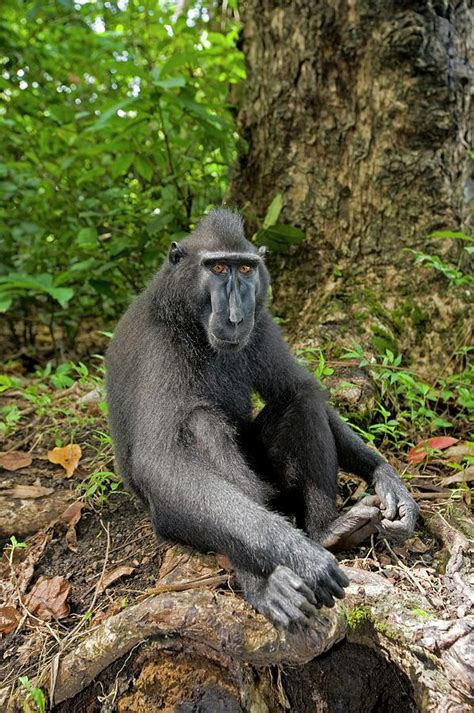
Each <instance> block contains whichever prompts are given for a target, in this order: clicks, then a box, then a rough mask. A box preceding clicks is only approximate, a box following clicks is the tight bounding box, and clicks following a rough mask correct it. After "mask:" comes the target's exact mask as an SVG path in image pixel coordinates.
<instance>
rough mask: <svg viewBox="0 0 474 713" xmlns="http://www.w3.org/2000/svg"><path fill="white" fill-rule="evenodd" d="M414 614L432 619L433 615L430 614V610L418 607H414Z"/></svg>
mask: <svg viewBox="0 0 474 713" xmlns="http://www.w3.org/2000/svg"><path fill="white" fill-rule="evenodd" d="M412 612H413V614H416V616H421V617H423V618H424V619H432V618H433V615H432V614H430V613H429V612H428V611H425V610H424V609H420V608H418V607H416V608H415V609H412Z"/></svg>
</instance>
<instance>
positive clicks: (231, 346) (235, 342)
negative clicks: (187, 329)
mask: <svg viewBox="0 0 474 713" xmlns="http://www.w3.org/2000/svg"><path fill="white" fill-rule="evenodd" d="M246 341H247V340H246V339H244V340H242V339H232V340H229V339H221V337H217V336H216V335H215V334H214V333H213V332H211V331H210V330H209V342H210V343H211V347H213V348H214V349H216V350H217V351H219V352H238V351H239V349H242V347H243V346H244V345H245V342H246Z"/></svg>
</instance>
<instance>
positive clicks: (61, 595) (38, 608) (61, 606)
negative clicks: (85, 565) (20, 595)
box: [25, 577, 71, 621]
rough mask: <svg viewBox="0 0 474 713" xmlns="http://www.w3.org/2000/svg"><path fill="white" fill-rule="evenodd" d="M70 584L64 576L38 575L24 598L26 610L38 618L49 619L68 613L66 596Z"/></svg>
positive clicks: (65, 615) (62, 616)
mask: <svg viewBox="0 0 474 713" xmlns="http://www.w3.org/2000/svg"><path fill="white" fill-rule="evenodd" d="M70 592H71V585H70V584H69V582H68V581H66V580H65V579H64V577H39V578H38V580H37V582H36V583H35V584H34V585H33V589H32V590H31V592H29V594H28V595H27V597H26V598H25V605H26V607H27V609H28V611H29V612H30V613H31V614H33V615H34V616H36V617H38V619H42V620H43V621H51V620H52V619H56V620H57V619H64V618H65V617H67V616H68V615H69V604H68V603H67V598H68V596H69V594H70Z"/></svg>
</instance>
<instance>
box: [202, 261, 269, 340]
mask: <svg viewBox="0 0 474 713" xmlns="http://www.w3.org/2000/svg"><path fill="white" fill-rule="evenodd" d="M260 263H261V258H260V257H259V255H257V254H252V253H248V254H247V253H205V254H204V255H203V257H202V260H201V270H202V271H203V272H202V283H203V287H204V289H205V290H206V291H207V293H208V296H209V299H208V301H207V305H206V308H205V310H204V314H203V326H204V328H205V330H206V333H207V337H208V339H209V343H210V344H211V346H212V347H213V348H214V349H216V350H217V351H227V352H230V351H239V350H240V349H242V348H243V347H244V346H245V345H246V344H247V342H248V341H249V338H250V335H251V333H252V330H253V327H254V324H255V307H256V303H257V295H258V291H259V288H260V276H259V265H260Z"/></svg>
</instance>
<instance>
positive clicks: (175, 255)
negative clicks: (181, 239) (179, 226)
mask: <svg viewBox="0 0 474 713" xmlns="http://www.w3.org/2000/svg"><path fill="white" fill-rule="evenodd" d="M185 255H186V251H185V250H184V248H183V247H182V246H181V245H178V243H175V242H173V243H171V247H170V252H169V255H168V257H169V261H170V263H171V264H172V265H177V264H178V262H179V261H180V260H181V258H182V257H184V256H185Z"/></svg>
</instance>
